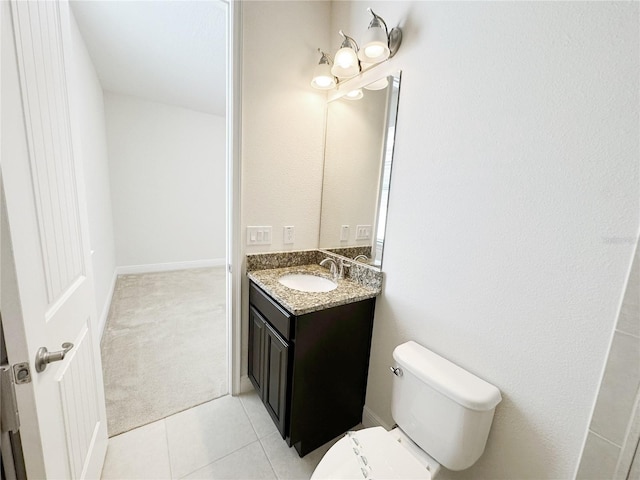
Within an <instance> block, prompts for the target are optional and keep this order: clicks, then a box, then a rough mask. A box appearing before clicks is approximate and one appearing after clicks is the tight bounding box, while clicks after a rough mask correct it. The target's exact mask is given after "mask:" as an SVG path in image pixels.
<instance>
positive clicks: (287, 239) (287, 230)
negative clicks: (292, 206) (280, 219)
mask: <svg viewBox="0 0 640 480" xmlns="http://www.w3.org/2000/svg"><path fill="white" fill-rule="evenodd" d="M283 230H284V239H283V243H284V244H285V245H289V244H292V243H293V242H294V241H295V239H296V232H295V230H294V229H293V226H290V227H284V229H283Z"/></svg>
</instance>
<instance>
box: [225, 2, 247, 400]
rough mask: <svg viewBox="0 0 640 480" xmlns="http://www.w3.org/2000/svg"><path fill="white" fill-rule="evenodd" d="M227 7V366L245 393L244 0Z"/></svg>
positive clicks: (233, 387)
mask: <svg viewBox="0 0 640 480" xmlns="http://www.w3.org/2000/svg"><path fill="white" fill-rule="evenodd" d="M222 1H223V3H225V4H226V9H227V115H226V120H227V175H226V177H227V365H228V366H229V376H228V385H229V392H230V393H231V395H234V396H235V395H238V394H240V393H242V391H243V386H242V382H241V375H242V371H241V369H242V271H243V269H244V266H243V248H242V242H241V239H242V230H241V225H242V224H241V221H242V216H241V199H242V195H241V194H242V188H241V187H242V178H241V174H242V161H241V145H242V137H241V133H242V95H241V94H242V81H241V80H242V1H241V0H222Z"/></svg>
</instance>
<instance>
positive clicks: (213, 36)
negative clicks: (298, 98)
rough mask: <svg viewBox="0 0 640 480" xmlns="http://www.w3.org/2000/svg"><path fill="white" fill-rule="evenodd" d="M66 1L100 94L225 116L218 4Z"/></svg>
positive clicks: (211, 0) (210, 0) (222, 9)
mask: <svg viewBox="0 0 640 480" xmlns="http://www.w3.org/2000/svg"><path fill="white" fill-rule="evenodd" d="M70 3H71V9H72V10H73V14H74V16H75V18H76V21H77V23H78V27H79V28H80V32H81V33H82V36H83V38H84V41H85V43H86V45H87V49H88V50H89V54H90V55H91V58H92V60H93V64H94V66H95V68H96V71H97V73H98V77H99V79H100V83H101V84H102V88H103V89H104V90H107V91H110V92H116V93H122V94H126V95H133V96H136V97H141V98H144V99H146V100H151V101H154V102H160V103H165V104H169V105H176V106H180V107H184V108H189V109H192V110H197V111H201V112H206V113H211V114H215V115H221V116H224V115H225V98H226V88H225V87H226V6H225V5H224V4H223V3H222V2H221V1H219V0H205V1H201V0H200V1H192V0H147V1H122V0H120V1H118V0H75V1H74V0H72V1H71V2H70Z"/></svg>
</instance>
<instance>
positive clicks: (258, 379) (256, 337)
mask: <svg viewBox="0 0 640 480" xmlns="http://www.w3.org/2000/svg"><path fill="white" fill-rule="evenodd" d="M266 328H267V326H266V323H265V321H264V320H263V319H262V316H261V315H260V314H259V313H258V311H257V310H255V309H254V308H253V307H249V365H248V370H249V371H248V374H249V380H251V383H253V386H254V387H255V389H256V391H257V392H258V395H260V397H262V396H263V388H264V387H263V379H264V373H265V372H264V362H263V358H264V350H263V349H264V336H265V335H264V332H265V330H266Z"/></svg>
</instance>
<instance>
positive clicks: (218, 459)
mask: <svg viewBox="0 0 640 480" xmlns="http://www.w3.org/2000/svg"><path fill="white" fill-rule="evenodd" d="M226 396H229V397H231V398H234V397H233V396H231V395H226ZM220 398H224V397H220ZM216 400H217V398H215V399H213V400H211V402H215V401H216ZM238 401H239V402H240V405H241V406H242V411H243V412H244V414H245V416H246V417H247V420H249V425H251V428H252V429H253V433H254V434H255V435H256V439H255V440H254V441H252V442H249V443H247V444H246V445H242V446H241V447H239V448H236V449H235V450H234V451H232V452H229V453H227V454H226V455H223V456H222V457H220V458H216V459H215V460H214V461H213V462H209V463H207V464H206V465H202V466H201V467H198V468H196V469H195V470H192V471H191V472H189V473H186V474H184V475H183V476H182V477H180V478H185V477H188V476H189V475H191V474H192V473H195V472H197V471H198V470H201V469H203V468H205V467H207V466H209V465H211V464H214V463H216V462H219V461H220V460H222V459H224V458H227V457H228V456H229V455H233V454H234V453H236V452H238V451H240V450H242V449H243V448H246V447H248V446H249V445H252V444H253V443H255V442H259V441H260V439H259V438H258V434H257V433H256V431H255V428H253V424H252V423H251V419H250V418H249V415H248V414H247V412H246V409H245V408H244V405H243V404H242V400H240V399H238ZM260 446H261V447H262V444H261V445H260ZM272 469H273V467H272ZM172 478H173V475H172Z"/></svg>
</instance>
